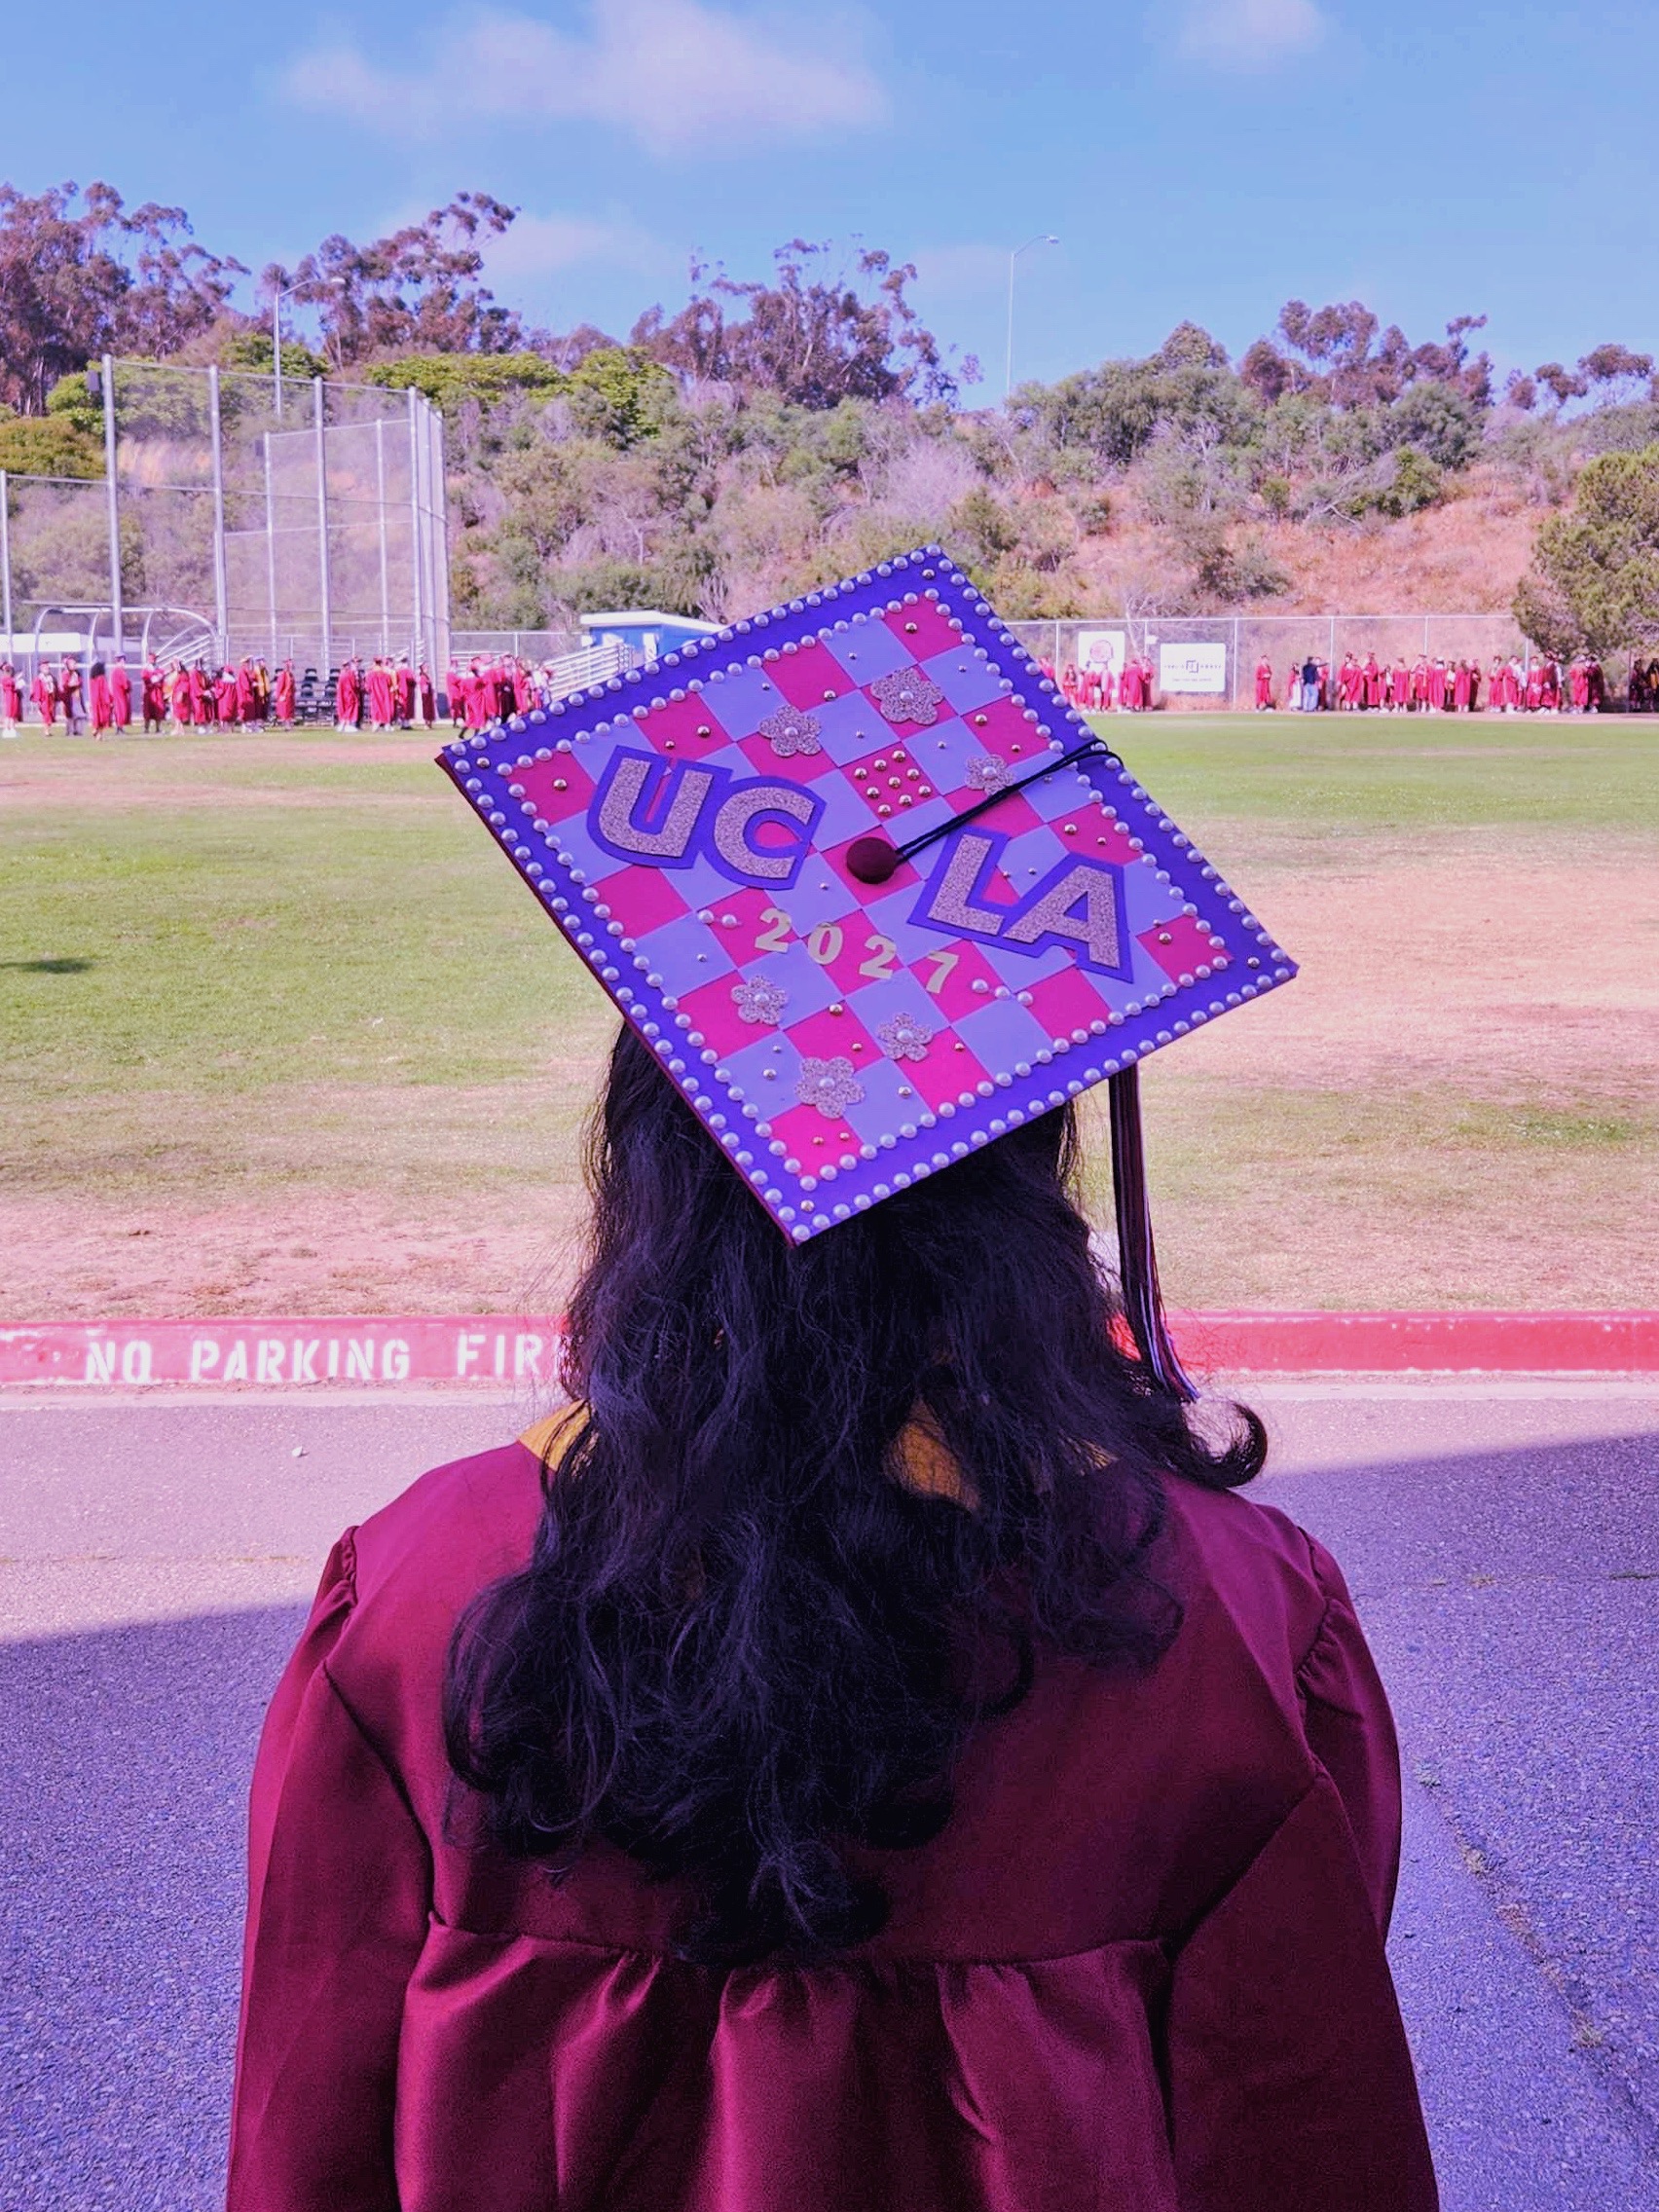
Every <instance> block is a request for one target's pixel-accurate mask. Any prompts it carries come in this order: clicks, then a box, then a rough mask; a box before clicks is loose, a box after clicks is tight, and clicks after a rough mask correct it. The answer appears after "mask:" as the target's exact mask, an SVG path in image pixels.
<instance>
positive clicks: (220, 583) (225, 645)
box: [207, 362, 231, 661]
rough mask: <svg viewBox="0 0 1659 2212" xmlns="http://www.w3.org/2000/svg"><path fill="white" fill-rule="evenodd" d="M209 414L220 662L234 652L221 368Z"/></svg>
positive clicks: (210, 384)
mask: <svg viewBox="0 0 1659 2212" xmlns="http://www.w3.org/2000/svg"><path fill="white" fill-rule="evenodd" d="M207 414H208V428H209V433H210V437H211V447H212V455H213V621H214V626H215V634H216V642H215V645H214V648H213V649H214V651H215V652H216V653H217V654H218V656H219V658H220V660H221V661H225V660H228V659H229V658H230V652H231V635H230V631H231V617H230V608H229V606H228V604H227V603H228V601H229V599H230V591H229V588H228V585H227V579H226V575H225V441H224V439H223V437H222V436H221V434H220V427H219V368H218V364H217V362H215V363H214V364H213V365H212V366H211V367H210V368H209V369H208V371H207Z"/></svg>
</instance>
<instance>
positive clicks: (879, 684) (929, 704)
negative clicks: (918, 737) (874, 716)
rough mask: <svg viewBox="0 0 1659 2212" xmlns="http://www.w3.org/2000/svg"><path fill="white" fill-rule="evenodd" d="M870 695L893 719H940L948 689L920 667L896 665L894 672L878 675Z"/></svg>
mask: <svg viewBox="0 0 1659 2212" xmlns="http://www.w3.org/2000/svg"><path fill="white" fill-rule="evenodd" d="M869 690H870V697H871V698H872V699H873V700H874V701H875V703H876V705H877V706H878V707H879V708H880V709H881V711H882V713H883V714H884V715H885V716H886V717H887V719H888V720H889V721H890V722H920V723H923V724H926V723H929V722H937V721H938V719H939V711H940V707H942V706H943V705H944V693H943V692H942V691H941V690H940V687H939V685H938V684H937V683H936V682H934V681H933V679H932V677H931V676H924V675H923V674H922V672H921V670H920V669H919V668H915V667H911V668H896V669H895V670H894V671H893V674H892V675H891V676H878V677H877V678H876V680H875V682H873V683H872V684H871V685H870V687H869Z"/></svg>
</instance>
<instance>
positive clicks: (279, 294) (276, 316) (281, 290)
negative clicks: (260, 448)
mask: <svg viewBox="0 0 1659 2212" xmlns="http://www.w3.org/2000/svg"><path fill="white" fill-rule="evenodd" d="M316 281H317V282H319V283H323V284H344V283H345V281H346V279H345V277H344V276H323V277H319V278H317V279H316ZM307 288H308V287H307V286H306V285H304V284H277V285H276V286H274V288H273V290H272V293H271V356H272V363H273V366H274V367H275V369H276V420H277V421H278V422H280V421H281V420H282V302H283V301H284V300H291V299H292V298H293V296H294V294H295V293H296V292H303V291H305V290H306V289H307Z"/></svg>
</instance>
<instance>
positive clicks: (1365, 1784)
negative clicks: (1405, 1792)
mask: <svg viewBox="0 0 1659 2212" xmlns="http://www.w3.org/2000/svg"><path fill="white" fill-rule="evenodd" d="M1308 1544H1309V1551H1310V1552H1311V1554H1312V1563H1313V1571H1314V1573H1315V1575H1316V1576H1317V1577H1318V1580H1319V1586H1320V1588H1321V1589H1322V1590H1323V1591H1324V1593H1325V1599H1326V1604H1325V1614H1324V1618H1323V1620H1322V1621H1321V1622H1320V1625H1319V1633H1318V1635H1317V1636H1316V1637H1315V1638H1314V1639H1313V1642H1312V1645H1311V1647H1310V1649H1309V1653H1308V1656H1307V1658H1306V1659H1304V1660H1303V1662H1302V1665H1301V1666H1300V1667H1299V1668H1298V1670H1297V1676H1296V1686H1297V1690H1298V1693H1299V1695H1300V1697H1301V1699H1302V1714H1303V1727H1304V1731H1305V1733H1306V1735H1307V1738H1308V1748H1309V1751H1311V1752H1312V1753H1313V1756H1314V1758H1315V1759H1317V1760H1318V1762H1319V1764H1320V1765H1321V1766H1322V1767H1323V1768H1324V1770H1325V1772H1326V1773H1327V1774H1328V1775H1329V1776H1330V1778H1331V1780H1332V1781H1333V1782H1334V1783H1335V1784H1336V1786H1337V1790H1338V1792H1339V1794H1340V1795H1341V1797H1342V1800H1343V1806H1344V1809H1345V1811H1346V1814H1347V1819H1348V1826H1349V1828H1350V1829H1351V1830H1352V1832H1353V1842H1354V1849H1355V1851H1356V1852H1357V1853H1358V1856H1359V1863H1360V1868H1361V1870H1362V1872H1363V1874H1364V1876H1365V1887H1366V1893H1367V1895H1368V1896H1369V1897H1370V1899H1371V1906H1372V1910H1373V1912H1374V1913H1375V1914H1376V1916H1377V1926H1378V1929H1379V1931H1380V1933H1381V1934H1382V1935H1383V1936H1384V1937H1386V1936H1387V1934H1388V1923H1389V1920H1390V1918H1391V1917H1392V1915H1393V1909H1394V1891H1395V1887H1396V1885H1397V1883H1398V1881H1399V1877H1400V1747H1399V1741H1398V1739H1397V1737H1396V1736H1395V1733H1394V1717H1393V1714H1391V1713H1390V1712H1389V1710H1388V1695H1387V1692H1386V1691H1385V1690H1384V1689H1383V1679H1382V1677H1381V1676H1380V1675H1379V1674H1378V1672H1377V1662H1376V1660H1375V1659H1373V1658H1372V1656H1371V1647H1370V1645H1369V1644H1368V1643H1367V1642H1366V1641H1365V1632H1364V1630H1363V1629H1362V1628H1361V1627H1360V1625H1359V1616H1358V1614H1357V1613H1356V1612H1355V1611H1354V1604H1353V1599H1352V1598H1351V1597H1350V1596H1349V1594H1348V1586H1347V1584H1346V1581H1344V1579H1343V1570H1342V1568H1341V1567H1339V1566H1338V1565H1337V1563H1336V1561H1335V1560H1334V1559H1333V1558H1332V1557H1331V1555H1330V1553H1329V1552H1328V1551H1326V1549H1325V1547H1324V1545H1323V1544H1321V1543H1319V1542H1318V1541H1317V1540H1316V1539H1315V1538H1313V1537H1312V1536H1309V1538H1308Z"/></svg>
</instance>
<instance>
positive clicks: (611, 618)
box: [581, 607, 721, 665]
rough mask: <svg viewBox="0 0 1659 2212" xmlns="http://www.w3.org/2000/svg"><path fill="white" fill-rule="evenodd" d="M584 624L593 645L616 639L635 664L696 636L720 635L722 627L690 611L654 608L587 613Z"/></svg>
mask: <svg viewBox="0 0 1659 2212" xmlns="http://www.w3.org/2000/svg"><path fill="white" fill-rule="evenodd" d="M581 624H582V633H583V635H584V637H585V638H586V641H587V643H588V645H590V646H591V645H608V644H610V643H612V642H614V643H615V644H617V645H622V646H625V647H626V649H627V654H628V660H629V662H630V663H632V664H636V665H637V664H638V663H639V662H640V661H643V660H660V659H661V658H662V655H663V654H664V653H671V652H673V651H674V650H675V649H676V647H677V646H680V645H690V644H691V642H692V640H693V639H694V638H713V637H717V636H719V630H720V627H721V626H720V624H719V622H699V621H697V620H696V619H695V618H694V617H693V616H692V615H689V614H664V613H663V612H662V610H661V608H654V607H633V608H622V609H620V610H619V611H613V612H611V613H609V614H584V615H583V616H582V618H581Z"/></svg>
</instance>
